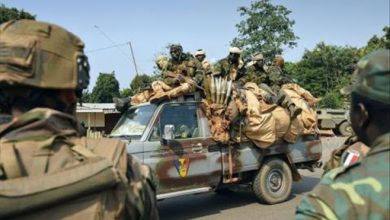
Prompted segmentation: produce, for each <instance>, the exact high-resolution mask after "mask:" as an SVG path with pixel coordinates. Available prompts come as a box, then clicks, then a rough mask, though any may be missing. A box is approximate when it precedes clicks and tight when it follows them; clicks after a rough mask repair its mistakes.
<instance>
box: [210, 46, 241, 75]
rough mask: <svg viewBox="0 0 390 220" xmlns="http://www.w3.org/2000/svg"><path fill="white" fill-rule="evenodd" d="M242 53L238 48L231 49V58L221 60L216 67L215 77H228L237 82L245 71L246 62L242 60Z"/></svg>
mask: <svg viewBox="0 0 390 220" xmlns="http://www.w3.org/2000/svg"><path fill="white" fill-rule="evenodd" d="M241 53H242V51H241V50H240V49H239V48H238V47H231V48H230V49H229V56H228V57H226V58H223V59H221V60H219V61H218V62H217V63H216V64H215V66H214V73H213V75H214V76H221V77H227V78H228V80H233V81H236V80H237V79H238V78H239V77H240V76H241V75H243V71H244V62H243V61H242V60H241Z"/></svg>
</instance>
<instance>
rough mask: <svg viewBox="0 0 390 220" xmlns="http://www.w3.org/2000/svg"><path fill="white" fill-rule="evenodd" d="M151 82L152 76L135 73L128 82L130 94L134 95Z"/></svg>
mask: <svg viewBox="0 0 390 220" xmlns="http://www.w3.org/2000/svg"><path fill="white" fill-rule="evenodd" d="M151 83H152V78H151V77H150V76H148V75H146V74H141V75H137V76H135V77H134V78H133V80H132V81H131V83H130V95H135V94H136V93H138V92H139V90H140V89H141V88H143V87H145V86H147V85H150V84H151Z"/></svg>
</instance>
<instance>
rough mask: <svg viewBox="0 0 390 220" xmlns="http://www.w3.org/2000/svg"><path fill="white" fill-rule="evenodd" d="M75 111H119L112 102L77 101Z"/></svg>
mask: <svg viewBox="0 0 390 220" xmlns="http://www.w3.org/2000/svg"><path fill="white" fill-rule="evenodd" d="M76 112H103V113H119V112H118V111H117V110H116V109H115V104H114V103H83V104H82V106H81V105H80V103H77V108H76Z"/></svg>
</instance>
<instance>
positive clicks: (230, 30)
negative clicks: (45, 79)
mask: <svg viewBox="0 0 390 220" xmlns="http://www.w3.org/2000/svg"><path fill="white" fill-rule="evenodd" d="M250 3H251V1H249V0H240V1H238V0H164V1H161V0H159V1H158V0H143V1H130V0H127V1H125V0H112V1H96V0H95V1H92V0H83V1H80V0H77V1H76V0H65V1H48V0H47V1H43V0H36V1H28V0H0V4H4V5H5V6H7V7H16V8H18V9H24V10H25V11H27V12H29V13H31V14H33V15H36V16H37V20H42V21H47V22H51V23H55V24H58V25H60V26H62V27H65V28H66V29H68V30H69V31H71V32H73V33H75V34H76V35H78V36H79V37H80V38H81V39H82V40H83V41H84V42H85V44H86V49H85V50H86V52H87V55H88V57H89V60H90V64H91V73H90V74H91V85H90V87H89V88H90V90H92V88H93V86H94V83H95V82H96V78H97V76H98V73H99V72H112V71H115V74H116V78H117V79H118V81H119V83H120V87H121V88H125V87H128V85H129V83H130V81H131V79H132V78H133V77H134V76H135V68H134V65H133V61H132V58H131V52H130V47H129V45H128V44H126V43H127V42H129V41H130V42H131V43H132V47H133V51H134V54H135V59H136V63H137V66H138V71H139V72H140V73H148V74H152V73H153V66H154V59H155V58H156V56H157V55H158V54H160V53H167V50H166V46H167V45H168V44H169V43H181V44H182V45H183V48H184V50H185V51H188V52H193V51H195V50H196V49H199V48H203V49H204V50H206V53H207V58H208V59H210V60H212V61H216V60H218V59H221V58H223V57H225V56H226V55H227V53H228V52H227V51H228V48H229V46H230V42H231V40H232V39H233V38H234V37H236V36H237V35H238V33H237V28H236V27H235V25H236V24H237V23H239V22H240V21H241V20H242V18H241V17H240V16H239V13H238V12H237V8H238V7H239V6H249V5H250ZM272 3H274V4H282V5H284V6H285V7H287V8H288V9H289V10H291V11H292V13H291V14H290V18H291V19H293V20H295V22H296V23H295V25H294V27H293V29H294V32H295V34H296V35H297V36H299V37H300V39H299V40H298V47H296V48H294V49H288V50H286V51H285V52H284V56H285V59H286V60H287V61H297V60H299V59H300V58H301V57H302V55H303V52H304V50H305V49H312V48H313V47H315V45H316V44H317V43H319V42H321V41H324V42H325V43H327V44H332V45H338V46H345V45H348V46H354V47H361V46H364V45H365V44H366V43H367V41H368V40H369V38H371V37H372V36H373V35H375V34H376V35H380V36H381V35H383V32H382V28H383V27H384V26H386V25H389V20H390V18H389V7H390V6H389V0H294V1H287V0H285V1H281V0H274V1H272ZM116 44H118V45H120V46H117V47H112V46H113V45H116ZM108 47H111V48H108ZM102 48H103V49H102ZM104 48H108V49H104Z"/></svg>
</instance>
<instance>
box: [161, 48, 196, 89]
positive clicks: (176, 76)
mask: <svg viewBox="0 0 390 220" xmlns="http://www.w3.org/2000/svg"><path fill="white" fill-rule="evenodd" d="M169 53H170V55H171V58H170V59H169V60H168V63H167V64H166V69H165V70H163V71H162V77H163V79H164V82H165V83H166V84H167V85H169V86H172V87H177V86H180V85H181V84H182V83H184V81H185V79H183V78H185V77H187V78H190V79H193V80H194V81H195V82H196V83H197V84H198V85H200V84H201V83H202V77H203V76H202V73H203V71H202V67H201V64H200V63H199V61H198V60H196V59H195V58H194V57H193V56H192V55H191V54H188V53H183V47H182V46H181V45H180V44H172V45H171V46H170V48H169Z"/></svg>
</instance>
